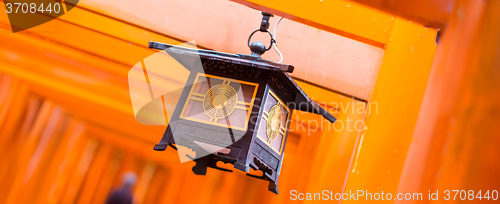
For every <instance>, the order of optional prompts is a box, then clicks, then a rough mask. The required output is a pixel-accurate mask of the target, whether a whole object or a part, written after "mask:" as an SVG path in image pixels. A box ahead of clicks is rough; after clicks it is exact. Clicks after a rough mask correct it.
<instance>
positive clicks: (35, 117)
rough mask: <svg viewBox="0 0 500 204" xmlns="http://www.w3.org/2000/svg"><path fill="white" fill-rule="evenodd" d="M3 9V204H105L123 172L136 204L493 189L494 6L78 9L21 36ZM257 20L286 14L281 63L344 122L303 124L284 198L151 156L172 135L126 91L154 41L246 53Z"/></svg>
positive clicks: (497, 26) (324, 2)
mask: <svg viewBox="0 0 500 204" xmlns="http://www.w3.org/2000/svg"><path fill="white" fill-rule="evenodd" d="M4 3H5V2H4ZM3 10H5V7H4V4H3V3H2V4H0V155H1V156H0V182H1V183H2V185H1V186H0V203H104V202H105V200H106V198H107V196H108V194H109V192H110V191H111V190H112V189H113V188H116V187H117V186H119V185H120V184H121V175H122V174H123V173H125V172H135V173H136V174H137V176H138V180H137V184H136V185H135V187H134V189H133V199H134V203H194V202H196V203H215V202H217V203H235V202H238V203H256V202H262V203H287V202H290V195H289V192H290V191H291V190H297V191H298V192H312V193H314V192H321V191H322V190H329V191H333V192H338V193H341V192H348V191H349V190H353V191H355V190H368V191H371V192H381V191H383V192H384V193H388V192H390V193H392V194H393V195H395V194H396V193H398V192H401V193H414V192H422V193H423V194H424V195H427V193H428V191H429V190H431V191H436V190H440V191H444V190H454V189H460V190H474V191H475V192H478V191H479V190H483V191H486V190H490V191H492V190H500V189H498V187H499V185H498V183H499V181H500V175H499V174H498V172H499V171H500V150H499V148H498V147H499V145H500V139H499V137H498V136H499V135H500V126H499V125H498V124H500V82H499V81H500V68H499V67H500V63H499V60H500V56H499V55H500V52H499V51H500V50H499V49H500V16H499V15H500V1H497V0H491V1H478V0H442V1H434V0H423V1H422V0H419V1H417V0H404V1H396V0H383V1H378V0H357V1H347V0H317V1H299V0H292V1H284V0H271V1H264V0H235V1H225V0H215V1H208V0H203V1H194V0H183V1H181V0H164V1H154V0H147V1H113V0H100V1H97V0H81V1H80V2H79V3H78V5H77V6H76V7H75V8H73V9H72V10H71V11H70V12H66V13H65V14H64V15H62V16H60V17H58V18H56V19H54V20H52V21H50V22H48V23H45V24H43V25H40V26H37V27H34V28H31V29H28V30H24V31H21V32H17V33H12V29H11V26H10V24H9V19H8V16H7V14H6V13H3ZM260 11H267V12H271V13H273V14H275V15H276V16H275V17H273V18H272V19H271V27H273V26H274V23H275V22H276V20H277V18H278V17H279V16H283V17H284V19H283V20H282V21H281V23H280V24H279V26H278V30H277V35H276V38H277V39H276V40H277V43H278V47H279V48H280V50H281V52H282V53H283V55H284V61H283V63H287V64H292V65H294V67H295V71H294V73H293V74H292V76H293V77H294V78H295V80H296V81H297V83H298V84H299V85H300V86H301V87H302V88H303V89H304V91H305V92H306V93H307V94H308V95H309V96H310V97H311V98H313V100H315V101H316V102H318V103H321V104H323V106H324V108H326V109H328V110H329V111H330V112H331V113H332V114H333V115H334V116H335V117H337V118H338V119H339V121H338V122H337V123H335V124H334V125H331V126H328V125H326V123H325V124H323V123H322V122H321V119H320V117H319V116H316V115H313V114H308V113H302V112H295V113H294V115H293V116H292V122H291V126H290V130H291V131H290V132H289V136H288V140H287V146H286V150H285V152H286V153H285V157H284V162H283V166H282V169H281V175H280V181H279V188H280V193H281V194H280V195H275V194H272V193H271V192H268V190H267V184H268V183H267V182H266V181H262V180H258V179H254V178H251V177H248V176H246V175H245V174H244V173H243V172H240V171H238V170H235V171H234V172H232V173H228V172H221V171H217V170H213V169H209V170H208V173H207V175H206V176H197V175H194V174H193V173H192V171H191V168H192V166H193V165H194V162H187V163H182V164H181V163H180V162H179V159H178V155H177V153H176V152H175V151H173V150H172V149H167V150H166V151H164V152H156V151H153V146H154V144H156V143H158V142H159V140H160V139H161V137H162V135H163V132H164V131H165V129H166V127H165V126H147V125H142V124H140V123H138V122H136V121H135V118H134V114H133V111H132V106H131V101H130V97H129V88H128V84H127V74H128V71H129V70H130V69H131V67H132V66H134V64H136V63H137V62H139V61H141V60H142V59H144V58H146V57H148V56H150V55H152V54H154V53H155V52H156V50H150V49H149V48H147V45H148V42H149V41H156V42H162V43H169V44H180V43H183V42H186V41H190V40H195V41H196V43H197V45H198V47H199V48H202V49H212V50H216V51H222V52H228V53H243V54H249V53H250V51H249V49H248V47H247V44H246V43H247V39H248V36H249V35H250V33H251V32H252V31H253V30H255V29H257V28H258V26H259V25H260V21H261V18H262V16H261V13H260ZM40 15H42V14H40ZM438 29H439V32H438ZM266 37H268V36H266V35H265V34H262V35H258V36H256V39H255V40H261V41H262V42H268V41H269V39H268V38H266ZM263 58H265V59H269V60H274V61H278V59H279V57H278V55H277V54H276V53H275V52H274V51H272V50H271V51H269V52H268V53H266V54H264V55H263ZM172 80H175V79H172ZM318 121H320V122H318ZM225 168H232V167H231V166H230V165H226V166H225ZM424 198H425V196H424ZM350 202H360V203H364V202H373V201H342V203H350ZM377 202H388V203H394V202H396V203H399V202H400V201H377ZM404 202H405V203H412V202H418V201H404ZM420 202H422V201H420ZM425 202H431V201H425ZM434 202H442V201H434ZM448 202H450V203H453V202H458V201H447V203H448ZM481 202H484V201H481ZM490 202H494V201H490Z"/></svg>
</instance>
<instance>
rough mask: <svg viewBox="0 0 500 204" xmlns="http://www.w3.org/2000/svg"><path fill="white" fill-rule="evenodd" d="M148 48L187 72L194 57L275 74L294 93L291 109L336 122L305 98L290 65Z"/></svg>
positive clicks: (164, 47)
mask: <svg viewBox="0 0 500 204" xmlns="http://www.w3.org/2000/svg"><path fill="white" fill-rule="evenodd" d="M149 48H152V49H158V50H165V51H166V52H167V53H168V54H169V55H170V56H172V57H173V58H174V59H175V60H177V61H178V62H179V63H181V64H182V65H183V66H184V67H185V68H186V69H188V70H189V71H196V66H193V65H194V63H193V61H192V59H193V58H195V57H200V58H202V59H205V60H209V61H222V62H227V63H232V64H239V65H244V66H249V67H255V68H258V69H263V70H268V71H272V72H275V73H276V74H277V75H278V76H279V77H280V78H282V79H284V80H283V81H284V82H285V84H286V86H287V87H289V88H290V89H291V90H293V91H295V93H296V94H295V101H294V102H295V105H294V106H292V107H291V108H293V109H296V110H301V111H306V112H310V113H316V114H320V115H322V116H323V117H324V118H326V119H327V120H328V121H330V122H332V123H333V122H335V121H336V120H337V119H336V118H335V117H333V116H332V115H331V114H330V113H328V112H327V111H326V110H325V109H323V108H322V107H321V106H319V105H318V104H317V103H316V102H314V101H313V100H311V99H310V98H309V97H308V96H307V94H306V93H305V92H304V91H303V90H302V89H301V88H300V87H299V85H298V84H297V83H296V82H295V80H294V79H293V78H292V77H291V76H290V75H289V74H288V73H292V72H293V69H294V67H293V66H292V65H288V64H280V63H276V62H273V61H269V60H265V59H262V58H261V57H259V56H253V55H244V54H229V53H224V52H217V51H213V50H201V49H192V48H186V47H181V46H175V45H170V44H164V43H158V42H149ZM181 56H182V57H181ZM186 57H187V58H186Z"/></svg>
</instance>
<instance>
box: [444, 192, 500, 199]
mask: <svg viewBox="0 0 500 204" xmlns="http://www.w3.org/2000/svg"><path fill="white" fill-rule="evenodd" d="M444 199H445V200H490V199H491V200H497V199H498V191H497V190H493V191H489V190H488V191H486V192H483V193H481V191H479V192H477V193H476V192H474V191H473V190H469V191H465V190H451V191H450V190H445V191H444Z"/></svg>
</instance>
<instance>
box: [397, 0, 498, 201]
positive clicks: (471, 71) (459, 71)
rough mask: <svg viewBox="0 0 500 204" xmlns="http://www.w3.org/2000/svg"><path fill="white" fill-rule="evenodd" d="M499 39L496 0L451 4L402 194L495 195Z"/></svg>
mask: <svg viewBox="0 0 500 204" xmlns="http://www.w3.org/2000/svg"><path fill="white" fill-rule="evenodd" d="M499 36H500V1H475V0H460V1H457V2H456V4H455V9H454V13H453V15H452V18H451V21H450V22H449V24H448V28H447V29H446V31H445V33H444V35H443V37H442V41H441V42H440V45H439V48H438V51H437V54H436V59H435V61H434V65H433V70H432V73H431V77H430V79H429V83H428V84H427V90H426V93H425V96H424V101H423V104H422V108H421V110H420V115H419V119H418V123H417V126H416V128H415V132H414V136H413V141H412V143H411V147H410V150H409V153H408V156H407V159H406V160H407V161H406V164H405V168H404V171H403V174H402V179H401V182H400V185H399V192H402V193H406V192H422V193H424V195H427V193H428V190H431V191H433V192H435V191H436V190H439V192H440V193H443V191H444V190H466V191H468V190H474V191H475V194H477V192H478V191H479V190H482V193H483V194H484V193H485V192H486V191H487V190H490V192H491V190H498V181H499V180H500V175H499V174H498V172H499V171H500V149H499V148H498V147H499V145H500V137H499V135H500V126H499V125H500V38H499ZM490 194H491V193H490ZM474 201H476V200H474ZM490 202H492V201H490ZM493 202H494V201H493ZM497 202H498V201H497ZM450 203H453V202H450Z"/></svg>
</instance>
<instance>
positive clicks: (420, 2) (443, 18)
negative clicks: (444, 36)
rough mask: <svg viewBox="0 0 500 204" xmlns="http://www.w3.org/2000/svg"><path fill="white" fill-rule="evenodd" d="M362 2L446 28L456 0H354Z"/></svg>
mask: <svg viewBox="0 0 500 204" xmlns="http://www.w3.org/2000/svg"><path fill="white" fill-rule="evenodd" d="M354 1H357V2H359V3H361V4H364V5H367V6H370V7H373V8H377V9H380V10H382V11H385V12H388V13H391V14H393V15H397V16H399V17H402V18H406V19H408V20H410V21H414V22H418V23H420V24H423V25H425V26H427V27H433V28H440V29H444V28H445V27H446V25H447V23H448V20H449V18H450V15H451V12H452V11H453V6H454V4H455V0H439V1H436V0H354Z"/></svg>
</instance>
